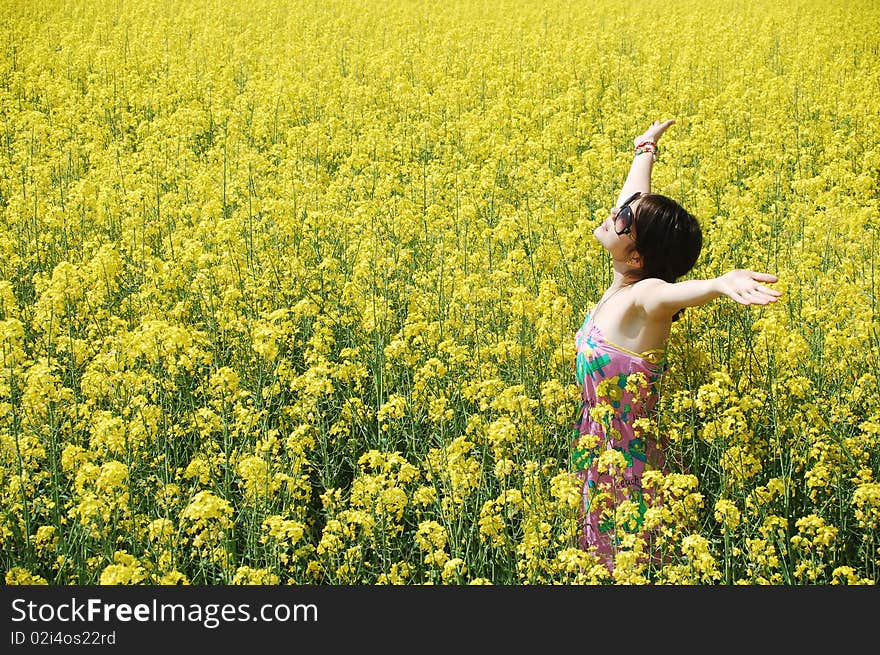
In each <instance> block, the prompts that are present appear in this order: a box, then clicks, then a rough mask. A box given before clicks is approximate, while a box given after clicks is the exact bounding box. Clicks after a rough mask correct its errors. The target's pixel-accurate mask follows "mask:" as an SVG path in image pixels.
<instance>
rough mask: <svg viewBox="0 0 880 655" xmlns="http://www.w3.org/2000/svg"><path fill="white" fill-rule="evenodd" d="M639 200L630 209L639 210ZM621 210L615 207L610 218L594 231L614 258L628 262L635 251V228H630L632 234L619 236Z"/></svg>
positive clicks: (609, 215)
mask: <svg viewBox="0 0 880 655" xmlns="http://www.w3.org/2000/svg"><path fill="white" fill-rule="evenodd" d="M638 204H639V200H638V199H636V200H633V201H632V202H631V203H630V207H631V208H632V210H633V211H634V212H635V211H637V209H638ZM619 212H620V210H619V209H618V208H617V207H613V208H612V209H611V212H610V213H609V214H608V217H607V218H606V219H605V220H604V221H602V223H600V224H599V226H598V227H596V229H595V230H593V236H594V237H595V238H596V240H597V241H598V242H599V243H600V244H602V247H603V248H605V250H607V251H608V252H609V253H611V256H612V258H614V259H618V260H623V261H626V260H627V259H629V257H630V256H631V255H632V253H633V251H634V250H635V226H630V233H628V234H617V231H616V230H615V221H616V219H617V214H618V213H619Z"/></svg>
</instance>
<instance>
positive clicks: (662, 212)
mask: <svg viewBox="0 0 880 655" xmlns="http://www.w3.org/2000/svg"><path fill="white" fill-rule="evenodd" d="M633 224H634V227H635V249H636V252H638V253H639V256H640V257H641V260H642V268H641V279H647V278H652V277H656V278H660V279H661V280H665V281H666V282H670V283H671V282H675V281H676V280H677V279H678V278H680V277H682V276H683V275H685V274H687V273H688V272H689V271H690V270H691V269H692V268H693V267H694V265H695V264H696V263H697V259H698V258H699V256H700V251H701V250H702V248H703V232H702V230H701V229H700V224H699V222H698V221H697V219H696V218H695V217H694V216H693V215H692V214H691V213H690V212H688V211H687V210H686V209H685V208H684V207H682V206H681V205H679V204H678V203H677V202H676V201H675V200H672V199H671V198H667V197H666V196H663V195H660V194H659V193H645V194H642V195H641V196H640V197H639V201H638V203H637V204H636V206H635V212H634V216H633ZM680 314H681V311H679V312H677V313H676V314H675V316H673V320H677V319H678V317H679V315H680Z"/></svg>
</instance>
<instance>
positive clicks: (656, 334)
mask: <svg viewBox="0 0 880 655" xmlns="http://www.w3.org/2000/svg"><path fill="white" fill-rule="evenodd" d="M674 123H675V121H674V120H666V121H663V122H661V121H654V123H653V124H652V125H651V126H650V127H649V128H648V129H647V130H646V131H645V132H644V133H643V134H642V135H640V136H639V137H637V138H636V139H635V142H634V145H635V149H634V156H633V162H632V166H631V167H630V170H629V174H628V175H627V177H626V181H625V183H624V185H623V189H622V190H621V192H620V196H619V198H618V201H617V205H618V206H617V207H616V208H614V209H612V210H611V213H610V215H609V216H608V218H606V219H605V220H604V221H603V222H602V224H601V225H599V226H598V227H596V229H595V230H594V231H593V236H594V237H595V238H596V239H597V240H598V241H599V243H600V244H602V247H603V248H605V249H606V250H607V251H608V252H609V253H610V255H611V259H612V264H613V268H614V278H613V280H612V282H611V285H610V286H609V287H608V289H606V291H605V293H604V294H603V295H602V298H601V299H600V300H599V302H598V303H597V304H596V306H595V307H593V310H592V312H590V313H588V314H587V316H586V319H585V320H584V323H583V325H581V327H580V329H579V330H578V331H577V333H576V335H575V343H576V346H577V357H576V360H575V375H576V379H577V383H578V386H579V388H580V391H581V399H582V403H581V409H580V412H579V418H578V421H577V423H576V424H575V439H574V441H573V443H572V449H571V464H572V469H573V470H574V471H575V474H576V475H577V477H578V478H579V479H580V480H581V481H582V483H583V488H582V493H581V512H580V520H581V524H580V525H581V528H580V546H581V548H583V549H585V550H587V551H590V552H594V553H595V554H596V555H597V556H598V557H599V559H600V560H601V561H602V563H603V564H605V566H606V567H607V568H608V570H609V571H613V569H614V558H615V555H616V553H617V552H618V550H620V549H625V548H626V547H627V545H626V543H625V542H626V535H627V533H629V534H630V535H631V534H638V533H639V532H640V528H641V525H642V522H643V518H644V512H645V509H646V503H645V501H646V499H647V496H648V492H647V491H643V489H642V474H643V472H644V471H645V470H649V469H660V468H663V467H664V464H665V462H664V455H663V447H662V443H659V442H658V441H657V438H656V437H655V436H654V435H653V434H652V433H651V431H650V424H649V423H647V422H646V421H638V419H647V418H649V417H651V415H652V410H653V409H654V407H655V405H656V403H657V399H658V396H657V393H658V392H657V384H658V382H659V380H660V377H661V375H662V373H663V370H664V369H665V364H666V359H665V343H666V339H667V338H668V337H669V332H670V328H671V326H672V322H673V321H675V320H677V319H678V317H679V315H680V314H681V312H682V311H683V310H684V308H686V307H695V306H697V305H702V304H705V303H707V302H709V301H710V300H712V299H714V298H718V297H719V296H722V295H724V296H728V297H730V298H733V299H734V300H735V301H737V302H738V303H741V304H743V305H766V304H767V303H771V302H776V300H777V299H778V298H779V296H781V295H782V293H781V292H780V291H777V290H774V289H770V288H768V287H767V286H765V283H773V282H776V281H777V279H778V278H777V277H776V276H775V275H771V274H769V273H758V272H755V271H751V270H743V269H737V270H732V271H729V272H727V273H725V274H724V275H722V276H720V277H717V278H713V279H709V280H687V281H684V282H676V280H677V279H678V278H680V277H682V276H683V275H685V274H686V273H687V272H688V271H690V270H691V268H693V266H694V264H695V263H696V261H697V258H698V256H699V254H700V249H701V248H702V243H703V238H702V233H701V231H700V226H699V224H698V223H697V220H696V219H695V218H694V217H693V216H692V215H691V214H689V213H688V212H687V211H686V210H685V209H683V208H682V207H681V206H680V205H679V204H678V203H677V202H675V201H674V200H671V199H670V198H667V197H665V196H662V195H659V194H655V193H651V170H652V167H653V164H654V161H655V158H656V154H657V141H658V140H659V139H660V137H661V136H662V135H663V133H664V132H665V131H666V130H667V129H668V128H669V127H670V126H671V125H673V124H674ZM626 501H629V502H626Z"/></svg>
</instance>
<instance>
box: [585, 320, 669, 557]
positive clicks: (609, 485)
mask: <svg viewBox="0 0 880 655" xmlns="http://www.w3.org/2000/svg"><path fill="white" fill-rule="evenodd" d="M593 311H594V312H595V308H594V310H593ZM575 344H576V346H577V356H576V359H575V376H576V378H577V383H578V387H579V389H580V391H581V406H580V410H579V412H578V419H577V422H576V423H575V425H574V432H573V434H572V437H573V439H572V447H571V470H572V471H573V472H574V473H575V475H576V476H577V477H578V478H579V479H580V480H581V481H582V482H583V487H582V491H581V510H580V516H579V521H580V537H579V540H580V547H581V548H583V549H584V550H587V551H593V549H595V551H594V552H595V554H596V555H597V556H598V557H599V559H600V560H601V561H602V563H603V564H605V566H606V567H607V568H608V569H609V571H613V567H614V556H615V553H616V552H617V550H618V545H619V543H620V535H621V534H622V531H624V530H625V531H627V532H638V531H639V529H640V527H641V525H642V522H643V519H644V513H645V510H646V500H648V495H649V492H648V491H647V490H643V489H642V483H641V482H642V474H643V472H644V471H645V470H650V469H658V468H663V466H664V464H665V461H664V456H663V449H662V445H661V444H658V443H657V440H656V438H655V436H654V435H653V434H650V433H649V431H648V430H645V429H644V428H643V427H642V426H636V427H634V425H633V422H634V421H635V420H636V419H639V418H647V419H650V420H651V421H652V423H653V424H654V425H655V426H656V421H654V418H655V417H654V408H655V405H656V403H657V399H658V397H659V389H658V385H659V382H660V379H661V376H662V374H663V372H664V371H665V370H666V355H665V351H664V350H659V349H658V350H650V351H646V352H643V353H635V352H633V351H631V350H627V349H626V348H622V347H621V346H618V345H616V344H614V343H612V342H610V341H608V340H607V339H605V337H604V336H603V334H602V332H601V330H600V329H599V328H598V327H597V326H596V325H594V324H593V322H592V320H591V315H590V313H588V314H587V316H586V318H585V319H584V322H583V324H582V325H581V327H580V329H579V330H578V331H577V333H576V334H575ZM612 449H613V450H616V451H618V452H619V453H620V455H622V459H623V460H625V463H626V466H625V468H622V469H621V468H618V469H617V470H615V469H613V468H612V469H609V468H607V467H603V468H602V469H600V467H599V458H600V455H601V454H602V453H603V452H604V451H607V450H612ZM612 459H614V458H612ZM616 459H617V460H618V462H620V461H621V458H620V457H616ZM625 500H629V501H633V502H632V504H630V505H629V509H630V510H634V511H630V512H629V513H628V514H626V515H625V516H620V515H618V516H615V514H616V512H615V510H616V508H617V507H618V506H619V504H620V503H621V502H623V501H625Z"/></svg>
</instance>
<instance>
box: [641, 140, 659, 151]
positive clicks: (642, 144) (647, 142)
mask: <svg viewBox="0 0 880 655" xmlns="http://www.w3.org/2000/svg"><path fill="white" fill-rule="evenodd" d="M642 146H654V147H655V148H656V147H657V142H656V141H650V140H649V141H642V142H641V143H638V144H636V150H638V149H639V148H641V147H642Z"/></svg>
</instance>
